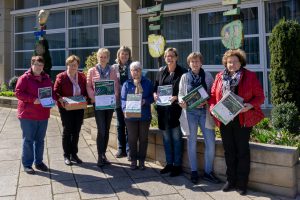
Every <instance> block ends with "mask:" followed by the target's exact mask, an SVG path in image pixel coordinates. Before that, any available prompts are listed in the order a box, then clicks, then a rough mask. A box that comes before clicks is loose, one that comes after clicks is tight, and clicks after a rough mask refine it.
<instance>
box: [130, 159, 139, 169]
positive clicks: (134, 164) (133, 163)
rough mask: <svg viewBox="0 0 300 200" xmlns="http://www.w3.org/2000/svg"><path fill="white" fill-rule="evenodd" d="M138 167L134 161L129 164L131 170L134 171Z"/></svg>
mask: <svg viewBox="0 0 300 200" xmlns="http://www.w3.org/2000/svg"><path fill="white" fill-rule="evenodd" d="M137 168H138V167H137V165H136V161H131V164H130V169H131V170H136V169H137Z"/></svg>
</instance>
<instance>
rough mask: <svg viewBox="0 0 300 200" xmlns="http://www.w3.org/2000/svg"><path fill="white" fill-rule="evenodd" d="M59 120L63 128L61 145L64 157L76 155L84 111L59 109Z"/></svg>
mask: <svg viewBox="0 0 300 200" xmlns="http://www.w3.org/2000/svg"><path fill="white" fill-rule="evenodd" d="M59 113H60V118H61V122H62V126H63V136H62V145H63V150H64V156H65V157H70V155H76V154H77V153H78V140H79V133H80V129H81V126H82V123H83V115H84V110H83V109H81V110H70V111H67V110H66V109H64V108H59Z"/></svg>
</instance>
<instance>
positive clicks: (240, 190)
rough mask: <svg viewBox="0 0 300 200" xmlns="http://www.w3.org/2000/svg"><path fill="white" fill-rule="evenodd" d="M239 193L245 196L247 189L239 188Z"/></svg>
mask: <svg viewBox="0 0 300 200" xmlns="http://www.w3.org/2000/svg"><path fill="white" fill-rule="evenodd" d="M239 193H240V195H242V196H244V195H247V188H243V189H241V188H239Z"/></svg>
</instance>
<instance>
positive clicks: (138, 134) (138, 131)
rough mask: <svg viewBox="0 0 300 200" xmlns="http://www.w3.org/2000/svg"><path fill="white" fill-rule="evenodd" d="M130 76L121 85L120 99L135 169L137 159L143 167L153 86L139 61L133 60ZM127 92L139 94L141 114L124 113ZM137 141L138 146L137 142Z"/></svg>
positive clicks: (132, 166)
mask: <svg viewBox="0 0 300 200" xmlns="http://www.w3.org/2000/svg"><path fill="white" fill-rule="evenodd" d="M130 74H131V78H130V79H129V80H127V81H126V82H125V83H124V84H123V87H122V92H121V101H122V109H123V112H124V113H125V123H126V126H127V129H128V144H129V149H130V155H131V165H130V168H131V169H132V170H135V169H137V168H138V167H137V160H139V167H140V169H142V170H144V169H145V158H146V153H147V145H148V132H149V127H150V122H151V118H152V116H151V104H152V103H153V101H154V100H153V95H152V94H153V86H152V83H151V81H150V80H149V79H147V78H146V77H144V76H142V65H141V63H140V62H133V63H131V65H130ZM128 94H136V95H137V94H141V95H142V100H141V116H140V117H137V116H129V115H128V114H127V113H126V103H127V102H126V101H127V95H128ZM138 142H139V148H137V143H138Z"/></svg>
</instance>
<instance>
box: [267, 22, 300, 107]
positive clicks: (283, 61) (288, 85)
mask: <svg viewBox="0 0 300 200" xmlns="http://www.w3.org/2000/svg"><path fill="white" fill-rule="evenodd" d="M299 44H300V24H299V23H298V22H296V21H292V20H285V19H283V20H281V21H280V22H279V23H278V24H277V25H276V26H275V27H274V29H273V30H272V34H271V36H270V39H269V47H270V56H271V64H270V65H271V73H270V80H271V88H272V104H273V105H275V106H276V105H279V104H281V103H286V102H295V104H296V106H297V107H298V108H299V107H300V92H299V91H300V84H299V82H298V80H299V74H300V45H299Z"/></svg>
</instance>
